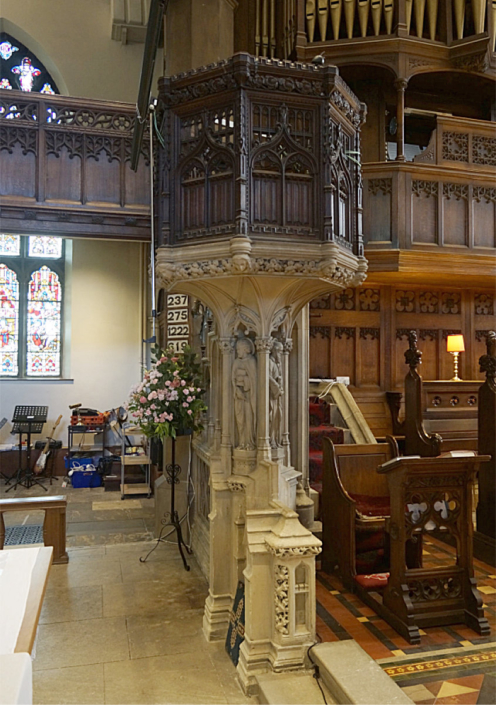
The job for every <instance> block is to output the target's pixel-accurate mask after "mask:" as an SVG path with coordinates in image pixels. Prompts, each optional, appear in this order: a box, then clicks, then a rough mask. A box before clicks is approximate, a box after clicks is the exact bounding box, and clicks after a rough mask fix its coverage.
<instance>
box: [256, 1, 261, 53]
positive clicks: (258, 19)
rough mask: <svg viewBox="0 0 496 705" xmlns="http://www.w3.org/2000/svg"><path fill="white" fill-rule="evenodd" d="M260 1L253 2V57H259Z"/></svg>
mask: <svg viewBox="0 0 496 705" xmlns="http://www.w3.org/2000/svg"><path fill="white" fill-rule="evenodd" d="M261 2H262V0H255V56H259V55H260V3H261Z"/></svg>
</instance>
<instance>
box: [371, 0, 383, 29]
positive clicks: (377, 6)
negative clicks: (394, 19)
mask: <svg viewBox="0 0 496 705" xmlns="http://www.w3.org/2000/svg"><path fill="white" fill-rule="evenodd" d="M370 4H371V7H372V25H373V27H374V34H375V36H376V37H378V36H379V32H380V31H381V11H382V0H371V2H370Z"/></svg>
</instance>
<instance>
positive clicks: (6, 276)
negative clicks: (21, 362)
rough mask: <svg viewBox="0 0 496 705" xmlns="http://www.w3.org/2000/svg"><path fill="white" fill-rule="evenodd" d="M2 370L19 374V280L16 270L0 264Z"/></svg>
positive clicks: (0, 349) (8, 375) (0, 355)
mask: <svg viewBox="0 0 496 705" xmlns="http://www.w3.org/2000/svg"><path fill="white" fill-rule="evenodd" d="M0 299H1V300H0V365H1V367H0V370H1V374H2V375H5V376H6V377H16V376H17V374H18V362H17V359H18V347H19V281H18V279H17V275H16V273H15V272H14V270H12V269H9V268H8V267H7V266H6V265H5V264H0Z"/></svg>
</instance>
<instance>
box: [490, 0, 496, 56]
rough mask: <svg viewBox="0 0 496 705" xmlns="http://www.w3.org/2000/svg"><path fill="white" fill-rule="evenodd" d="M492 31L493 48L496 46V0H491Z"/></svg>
mask: <svg viewBox="0 0 496 705" xmlns="http://www.w3.org/2000/svg"><path fill="white" fill-rule="evenodd" d="M490 33H491V37H492V47H491V48H492V50H493V51H494V48H495V46H496V0H492V1H491V26H490Z"/></svg>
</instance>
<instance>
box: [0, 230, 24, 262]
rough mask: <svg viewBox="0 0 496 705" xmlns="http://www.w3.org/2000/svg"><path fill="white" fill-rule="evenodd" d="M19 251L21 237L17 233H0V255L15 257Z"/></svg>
mask: <svg viewBox="0 0 496 705" xmlns="http://www.w3.org/2000/svg"><path fill="white" fill-rule="evenodd" d="M20 251H21V238H20V236H19V235H7V234H4V233H0V255H9V256H11V257H16V256H18V255H19V253H20Z"/></svg>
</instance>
